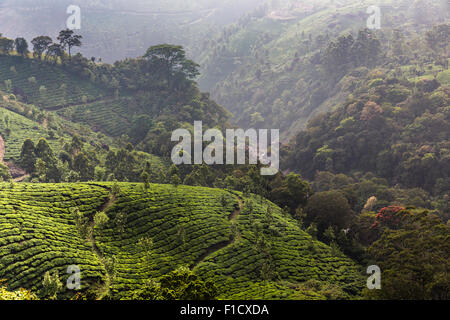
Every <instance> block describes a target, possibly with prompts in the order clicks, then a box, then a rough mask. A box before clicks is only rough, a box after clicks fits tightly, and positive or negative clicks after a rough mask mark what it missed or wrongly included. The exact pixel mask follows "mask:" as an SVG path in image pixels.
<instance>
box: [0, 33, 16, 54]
mask: <svg viewBox="0 0 450 320" xmlns="http://www.w3.org/2000/svg"><path fill="white" fill-rule="evenodd" d="M13 49H14V40H11V39H8V38H4V37H0V52H1V53H3V54H9V53H10V52H11V51H12V50H13Z"/></svg>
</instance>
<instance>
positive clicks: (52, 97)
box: [0, 55, 110, 108]
mask: <svg viewBox="0 0 450 320" xmlns="http://www.w3.org/2000/svg"><path fill="white" fill-rule="evenodd" d="M7 83H9V86H10V88H8V84H7ZM14 88H16V89H18V90H19V91H21V92H23V93H24V94H25V95H26V96H27V100H28V103H33V104H35V105H41V106H42V107H44V108H54V107H57V106H64V105H70V104H80V103H82V102H83V100H84V101H94V100H97V99H100V98H101V97H105V96H108V95H110V93H109V92H108V91H107V90H105V89H102V88H100V87H99V86H98V85H95V84H93V83H92V82H90V81H86V79H82V78H81V77H79V76H77V75H74V74H73V73H69V72H67V71H65V70H64V69H63V68H61V67H58V66H52V65H51V64H48V63H43V62H41V63H40V62H38V61H36V60H34V59H23V58H22V57H19V56H4V55H2V56H0V90H4V91H7V92H8V93H12V91H13V89H14Z"/></svg>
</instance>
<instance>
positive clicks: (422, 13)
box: [198, 0, 450, 140]
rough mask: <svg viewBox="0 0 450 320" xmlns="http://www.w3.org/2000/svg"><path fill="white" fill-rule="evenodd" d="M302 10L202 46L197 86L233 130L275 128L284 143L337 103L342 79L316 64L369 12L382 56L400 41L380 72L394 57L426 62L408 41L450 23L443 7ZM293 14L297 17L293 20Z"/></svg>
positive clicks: (258, 17)
mask: <svg viewBox="0 0 450 320" xmlns="http://www.w3.org/2000/svg"><path fill="white" fill-rule="evenodd" d="M306 4H308V2H307V1H293V4H291V5H290V6H289V5H286V6H284V7H283V6H281V7H280V9H279V10H278V11H275V12H274V11H270V10H268V11H266V12H265V13H264V12H260V11H255V12H254V13H252V14H249V15H248V16H246V17H245V18H242V19H241V20H240V21H239V22H238V23H236V24H233V25H231V26H229V27H227V28H225V30H224V31H223V32H222V33H221V34H220V35H218V36H217V37H215V38H214V39H205V40H204V42H203V45H202V46H203V48H204V53H203V55H202V56H201V58H199V59H198V61H199V63H200V64H201V65H202V75H201V76H200V79H199V83H200V86H201V88H202V89H203V90H208V91H210V92H211V96H212V97H213V98H214V99H215V100H216V101H217V102H218V103H220V104H222V105H223V106H224V107H226V108H227V109H228V110H230V111H231V112H232V113H233V114H234V115H235V116H234V118H233V119H232V121H233V122H234V123H236V124H238V125H239V126H242V127H261V128H280V129H281V131H282V135H283V138H284V139H285V140H287V139H288V138H289V137H292V135H294V134H295V133H296V132H298V131H299V130H301V129H303V128H305V126H306V124H307V122H308V120H309V119H311V118H312V117H314V116H315V115H317V114H319V113H321V112H327V111H329V110H332V109H333V107H335V106H336V105H337V104H339V103H341V102H343V101H344V99H345V97H346V95H347V94H348V93H350V92H351V89H350V90H349V88H345V87H343V86H342V83H340V79H341V78H342V76H343V74H340V75H332V74H330V73H329V72H328V70H324V69H323V65H322V63H321V62H322V59H323V56H324V54H325V53H326V51H327V48H328V45H329V44H330V43H332V42H335V41H336V39H337V38H338V37H339V36H340V35H346V34H353V37H354V38H355V39H356V38H357V37H358V32H359V30H362V29H364V28H366V26H367V23H366V21H367V19H368V17H369V14H367V12H366V11H367V8H368V7H369V6H370V5H377V6H379V7H380V10H381V22H382V25H381V29H380V30H374V35H376V36H377V37H378V38H379V39H380V44H381V46H382V47H383V50H384V52H383V54H385V53H386V52H387V51H389V50H392V46H393V44H394V42H395V40H393V33H394V31H395V30H399V32H400V34H401V35H402V37H403V38H404V41H405V42H408V43H407V44H406V43H405V46H404V48H405V50H404V52H403V53H401V54H400V53H398V52H397V53H396V54H394V55H392V56H391V55H389V58H388V59H385V58H386V57H380V61H379V62H378V63H380V64H381V65H383V64H386V65H387V64H388V63H389V62H392V61H393V60H396V59H397V58H398V57H399V56H401V55H406V56H409V57H411V58H412V60H413V59H414V54H416V56H425V55H427V53H425V52H424V51H425V50H424V48H423V47H422V44H421V45H412V42H411V41H416V40H411V39H413V38H414V37H415V36H416V35H417V34H423V33H424V32H425V31H426V30H429V29H431V27H432V26H433V25H435V24H442V23H445V22H448V21H449V19H450V16H449V12H450V10H449V7H448V2H447V1H428V0H417V1H409V0H408V1H392V0H386V1H334V2H333V3H332V4H330V1H315V2H313V3H312V4H311V7H308V10H306V7H303V6H302V5H305V6H306ZM299 8H304V10H303V9H302V10H303V11H301V13H300V12H299V10H300V9H299ZM274 17H278V18H277V19H275V18H274ZM283 17H288V18H289V19H284V18H283ZM406 39H407V40H408V41H407V40H406ZM422 39H423V38H422ZM419 47H420V48H421V49H418V48H419ZM413 52H414V53H413ZM352 60H353V61H354V62H355V63H357V61H358V59H357V58H354V59H352ZM387 61H389V62H387ZM339 64H340V63H338V62H335V65H337V66H339ZM399 64H410V63H407V62H406V63H405V61H399ZM364 65H365V66H367V67H369V68H370V67H372V66H370V65H368V64H364Z"/></svg>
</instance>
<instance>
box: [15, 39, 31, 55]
mask: <svg viewBox="0 0 450 320" xmlns="http://www.w3.org/2000/svg"><path fill="white" fill-rule="evenodd" d="M14 44H15V47H16V51H17V53H18V54H20V55H22V56H24V57H26V56H27V55H28V42H27V40H25V39H24V38H16V40H15V41H14Z"/></svg>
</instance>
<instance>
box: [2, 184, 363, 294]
mask: <svg viewBox="0 0 450 320" xmlns="http://www.w3.org/2000/svg"><path fill="white" fill-rule="evenodd" d="M1 188H2V192H1V195H2V197H1V199H0V202H1V207H2V211H1V214H0V239H1V245H0V265H1V266H2V267H1V268H0V278H6V279H7V281H8V284H9V286H10V287H11V288H12V289H14V288H18V287H19V286H23V287H25V288H30V289H33V290H39V289H40V288H41V281H42V278H43V275H44V273H45V272H46V271H49V270H58V271H59V274H60V276H61V279H62V280H63V283H65V280H66V279H67V277H68V275H67V273H66V270H67V267H68V266H69V265H79V266H80V268H81V272H82V275H81V276H82V286H83V287H82V288H83V290H87V289H91V291H92V292H95V293H96V294H97V295H98V296H100V297H101V296H104V295H105V294H108V296H110V297H112V298H118V297H121V296H123V295H124V294H126V293H127V292H128V291H129V290H135V289H138V288H139V287H141V286H142V285H143V283H144V280H146V279H149V278H158V277H159V276H161V275H164V274H166V273H168V272H170V271H171V270H173V269H175V268H176V267H177V266H180V265H187V266H191V267H193V268H194V270H195V272H197V273H198V274H199V275H201V276H202V277H205V278H208V279H211V280H213V281H215V282H216V283H217V286H218V287H219V290H220V292H219V293H220V296H221V297H222V298H243V297H251V298H271V299H277V298H291V299H299V298H302V299H306V298H308V299H311V298H325V296H324V295H323V294H321V293H320V292H317V290H316V291H315V290H312V289H311V290H306V289H304V288H303V289H302V288H301V283H303V282H304V281H306V280H309V279H316V280H318V281H321V282H323V283H327V284H328V285H335V286H339V287H341V289H342V290H343V291H342V292H343V293H342V294H343V295H348V296H352V295H355V294H357V293H358V292H359V289H360V288H361V287H362V286H363V284H364V281H363V278H362V277H361V276H360V274H359V271H358V267H357V266H356V265H355V264H354V263H353V262H352V261H351V260H350V259H348V258H346V257H345V256H343V255H342V254H341V253H339V252H335V251H333V250H332V249H331V248H330V247H328V246H326V245H324V244H322V243H319V242H317V241H315V240H312V239H311V237H310V236H309V235H307V234H306V233H305V232H303V231H302V230H301V229H300V228H299V227H298V225H297V223H296V222H295V221H294V220H292V218H290V217H289V216H288V215H287V214H285V213H283V212H282V211H281V210H280V209H279V208H278V207H276V206H275V205H273V204H270V203H269V202H266V201H261V200H260V199H257V198H254V197H253V196H251V197H243V196H242V195H237V194H233V193H230V192H228V191H224V190H220V189H208V188H200V187H187V186H179V187H175V186H171V185H151V186H150V188H149V189H148V190H145V189H144V188H143V186H142V185H140V184H129V183H120V184H117V185H114V184H111V183H109V184H108V183H103V184H58V185H55V184H48V185H32V184H19V185H10V184H2V185H1ZM240 199H242V200H240ZM240 203H241V205H242V208H241V207H240ZM269 207H270V209H269ZM97 211H103V212H105V213H106V214H107V216H108V217H109V221H108V222H106V223H105V224H103V225H96V226H95V227H94V228H93V232H92V233H90V232H89V231H88V232H86V233H82V232H80V231H83V230H85V231H86V230H92V229H90V228H91V226H92V225H93V220H94V214H95V212H97ZM78 213H79V214H78ZM233 213H234V214H233ZM83 226H84V227H86V228H87V229H86V228H85V229H83V228H84V227H83ZM77 232H78V233H77ZM86 234H87V236H86ZM90 234H91V236H90ZM149 239H150V241H148V240H149ZM146 240H147V241H146ZM149 243H150V245H149ZM146 244H147V245H146ZM73 250H77V251H73ZM267 263H269V265H268V264H267ZM261 270H266V271H267V270H268V271H270V272H265V273H264V276H261ZM269 274H271V275H270V276H269ZM244 288H245V289H244ZM64 294H65V295H67V296H70V295H73V294H74V293H73V292H69V291H67V290H65V292H64Z"/></svg>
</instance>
